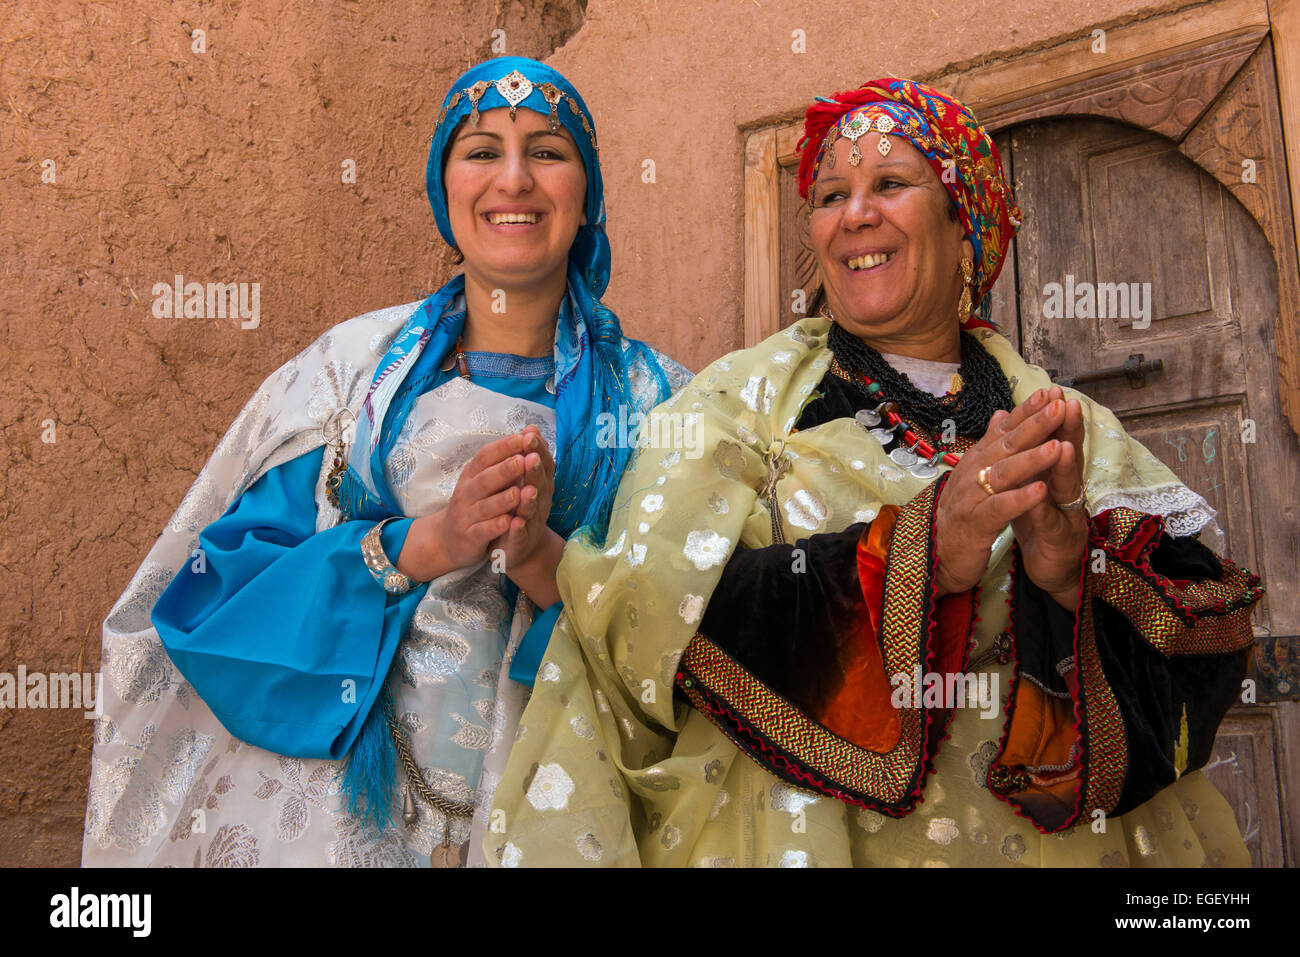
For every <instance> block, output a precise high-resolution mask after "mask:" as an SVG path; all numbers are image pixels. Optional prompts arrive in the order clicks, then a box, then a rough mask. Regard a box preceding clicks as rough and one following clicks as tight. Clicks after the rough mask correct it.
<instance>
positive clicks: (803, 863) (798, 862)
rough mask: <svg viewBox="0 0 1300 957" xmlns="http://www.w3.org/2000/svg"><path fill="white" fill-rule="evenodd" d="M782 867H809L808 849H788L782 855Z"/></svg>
mask: <svg viewBox="0 0 1300 957" xmlns="http://www.w3.org/2000/svg"><path fill="white" fill-rule="evenodd" d="M779 866H781V867H807V866H808V852H807V851H786V852H785V853H784V854H782V855H781V863H780V865H779Z"/></svg>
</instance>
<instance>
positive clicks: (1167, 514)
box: [1088, 484, 1223, 542]
mask: <svg viewBox="0 0 1300 957" xmlns="http://www.w3.org/2000/svg"><path fill="white" fill-rule="evenodd" d="M1112 508H1129V509H1132V510H1133V511H1135V512H1141V513H1142V514H1143V515H1158V516H1159V517H1161V518H1163V519H1164V521H1165V529H1166V531H1168V532H1169V534H1170V535H1173V536H1174V537H1175V538H1187V537H1189V536H1191V535H1196V534H1199V533H1200V532H1204V531H1208V532H1209V534H1210V536H1211V538H1212V539H1213V540H1214V541H1215V542H1218V541H1221V540H1222V538H1223V532H1222V531H1221V530H1220V528H1219V524H1218V522H1216V521H1215V516H1216V515H1218V512H1216V511H1215V510H1214V509H1213V508H1211V507H1210V503H1209V502H1207V501H1205V499H1203V498H1202V497H1201V496H1200V495H1197V494H1196V493H1195V492H1193V491H1192V490H1191V489H1189V488H1188V487H1187V486H1186V485H1182V484H1175V485H1157V486H1155V487H1154V488H1124V489H1115V490H1114V491H1111V492H1107V493H1106V494H1105V495H1103V496H1101V497H1100V498H1098V499H1096V500H1093V501H1089V502H1088V511H1089V512H1090V513H1091V514H1092V515H1094V516H1096V515H1100V514H1101V513H1102V512H1106V511H1109V510H1110V509H1112Z"/></svg>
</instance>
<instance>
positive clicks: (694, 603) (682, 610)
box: [677, 595, 704, 625]
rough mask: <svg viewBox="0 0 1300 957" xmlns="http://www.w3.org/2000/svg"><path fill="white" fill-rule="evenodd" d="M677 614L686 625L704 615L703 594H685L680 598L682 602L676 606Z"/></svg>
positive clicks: (693, 622) (691, 623)
mask: <svg viewBox="0 0 1300 957" xmlns="http://www.w3.org/2000/svg"><path fill="white" fill-rule="evenodd" d="M677 614H679V615H680V616H681V618H682V621H684V622H686V624H688V625H693V624H695V623H696V622H697V621H699V620H700V619H701V618H702V617H703V616H704V596H702V595H686V596H684V597H683V598H682V603H681V604H680V605H678V606H677Z"/></svg>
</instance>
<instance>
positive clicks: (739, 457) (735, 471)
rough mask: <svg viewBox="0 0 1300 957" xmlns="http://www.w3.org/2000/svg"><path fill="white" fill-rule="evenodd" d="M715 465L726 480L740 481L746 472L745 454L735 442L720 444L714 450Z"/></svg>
mask: <svg viewBox="0 0 1300 957" xmlns="http://www.w3.org/2000/svg"><path fill="white" fill-rule="evenodd" d="M713 464H714V466H715V467H716V468H717V470H718V473H719V474H720V475H721V476H722V477H723V478H726V479H738V478H740V477H741V475H742V474H743V473H744V471H745V453H744V452H743V451H742V449H741V447H740V446H739V445H737V444H736V443H735V442H727V441H723V442H719V443H718V445H717V447H716V448H715V449H714V450H713Z"/></svg>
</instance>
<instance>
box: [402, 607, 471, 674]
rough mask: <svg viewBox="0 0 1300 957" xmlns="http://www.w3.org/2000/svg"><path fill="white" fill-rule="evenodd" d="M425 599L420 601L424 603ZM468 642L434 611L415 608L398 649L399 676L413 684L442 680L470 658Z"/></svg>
mask: <svg viewBox="0 0 1300 957" xmlns="http://www.w3.org/2000/svg"><path fill="white" fill-rule="evenodd" d="M423 604H424V602H421V605H423ZM470 651H471V648H470V643H469V642H468V641H466V640H465V638H463V637H462V636H461V635H460V633H459V632H457V631H456V630H455V629H453V628H451V627H450V626H448V625H446V624H443V623H442V622H441V621H440V620H439V619H438V617H437V616H436V615H434V614H432V613H430V612H428V611H422V610H419V609H417V611H416V613H415V618H414V619H413V621H412V623H411V628H410V631H409V632H408V633H407V637H406V639H405V640H404V641H403V642H402V644H401V646H400V647H399V649H398V664H399V667H400V668H401V674H402V679H403V680H404V681H406V683H407V684H409V685H411V686H412V687H416V688H419V687H422V686H424V685H431V684H442V683H443V682H445V681H446V680H447V678H448V676H450V675H454V674H455V673H456V672H457V671H459V670H460V667H461V665H463V664H464V663H465V662H466V661H467V660H468V658H469V655H470Z"/></svg>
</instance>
